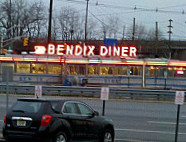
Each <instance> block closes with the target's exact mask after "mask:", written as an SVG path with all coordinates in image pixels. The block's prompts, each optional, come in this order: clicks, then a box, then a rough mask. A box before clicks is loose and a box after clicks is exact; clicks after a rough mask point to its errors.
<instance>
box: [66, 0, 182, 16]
mask: <svg viewBox="0 0 186 142" xmlns="http://www.w3.org/2000/svg"><path fill="white" fill-rule="evenodd" d="M66 1H68V2H71V3H79V4H86V1H79V0H66ZM89 5H92V6H100V7H105V8H114V9H115V8H117V9H122V10H133V11H136V12H140V11H141V12H156V13H171V14H185V12H183V11H181V10H180V11H172V10H161V9H163V8H155V9H151V8H143V7H137V6H134V7H126V6H117V5H113V4H104V3H99V4H98V3H91V2H90V3H89Z"/></svg>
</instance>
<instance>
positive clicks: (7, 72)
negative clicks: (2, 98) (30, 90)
mask: <svg viewBox="0 0 186 142" xmlns="http://www.w3.org/2000/svg"><path fill="white" fill-rule="evenodd" d="M8 82H9V68H7V71H6V112H8V90H9V87H8Z"/></svg>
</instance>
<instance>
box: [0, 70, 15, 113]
mask: <svg viewBox="0 0 186 142" xmlns="http://www.w3.org/2000/svg"><path fill="white" fill-rule="evenodd" d="M2 81H6V112H7V111H8V104H9V82H10V81H13V67H10V66H3V70H2Z"/></svg>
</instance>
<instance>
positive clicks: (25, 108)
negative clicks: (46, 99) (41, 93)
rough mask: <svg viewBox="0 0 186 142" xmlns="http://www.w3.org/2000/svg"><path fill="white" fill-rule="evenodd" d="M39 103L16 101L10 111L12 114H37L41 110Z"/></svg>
mask: <svg viewBox="0 0 186 142" xmlns="http://www.w3.org/2000/svg"><path fill="white" fill-rule="evenodd" d="M41 104H42V103H41V102H29V101H18V102H17V103H16V104H15V105H14V106H13V109H12V111H14V112H23V113H24V112H29V113H37V112H39V110H40V108H41Z"/></svg>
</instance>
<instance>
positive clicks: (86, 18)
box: [85, 0, 89, 44]
mask: <svg viewBox="0 0 186 142" xmlns="http://www.w3.org/2000/svg"><path fill="white" fill-rule="evenodd" d="M86 1H87V5H86V16H85V44H86V43H87V21H88V2H89V0H86Z"/></svg>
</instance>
